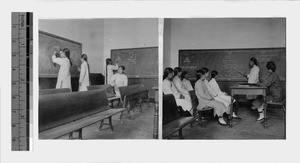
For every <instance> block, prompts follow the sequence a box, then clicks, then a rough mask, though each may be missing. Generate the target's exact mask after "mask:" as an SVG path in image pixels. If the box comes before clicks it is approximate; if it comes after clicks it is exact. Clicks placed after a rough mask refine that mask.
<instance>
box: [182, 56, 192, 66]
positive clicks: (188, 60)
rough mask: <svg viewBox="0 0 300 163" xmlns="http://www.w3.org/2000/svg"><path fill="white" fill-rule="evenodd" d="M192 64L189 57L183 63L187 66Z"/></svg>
mask: <svg viewBox="0 0 300 163" xmlns="http://www.w3.org/2000/svg"><path fill="white" fill-rule="evenodd" d="M190 62H191V60H190V59H189V57H186V58H185V59H184V61H183V63H185V64H189V63H190Z"/></svg>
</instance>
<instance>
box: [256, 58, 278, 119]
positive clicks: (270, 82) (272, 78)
mask: <svg viewBox="0 0 300 163" xmlns="http://www.w3.org/2000/svg"><path fill="white" fill-rule="evenodd" d="M266 67H267V71H268V73H270V74H269V76H268V77H267V79H265V80H264V81H262V82H258V83H257V84H258V85H259V86H263V87H267V88H268V91H267V96H266V102H270V101H273V102H280V101H282V100H283V95H282V87H281V84H280V79H279V77H278V75H277V73H276V72H275V71H276V65H275V63H274V62H273V61H269V62H268V63H267V65H266ZM252 105H253V107H254V108H255V109H257V111H258V113H259V117H258V119H257V121H260V120H262V119H264V118H265V117H264V114H263V99H256V100H254V101H253V103H252Z"/></svg>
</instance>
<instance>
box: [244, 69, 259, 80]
mask: <svg viewBox="0 0 300 163" xmlns="http://www.w3.org/2000/svg"><path fill="white" fill-rule="evenodd" d="M258 75H259V69H258V68H251V70H250V74H248V75H247V77H248V83H256V82H257V79H258Z"/></svg>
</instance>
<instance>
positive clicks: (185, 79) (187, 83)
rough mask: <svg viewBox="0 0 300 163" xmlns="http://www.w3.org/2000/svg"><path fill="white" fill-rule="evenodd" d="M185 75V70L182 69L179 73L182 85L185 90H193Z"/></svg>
mask: <svg viewBox="0 0 300 163" xmlns="http://www.w3.org/2000/svg"><path fill="white" fill-rule="evenodd" d="M186 76H187V72H186V71H183V72H182V74H181V81H182V84H183V87H184V89H186V90H187V91H192V90H194V88H193V86H192V84H191V82H190V81H189V80H188V78H187V77H186Z"/></svg>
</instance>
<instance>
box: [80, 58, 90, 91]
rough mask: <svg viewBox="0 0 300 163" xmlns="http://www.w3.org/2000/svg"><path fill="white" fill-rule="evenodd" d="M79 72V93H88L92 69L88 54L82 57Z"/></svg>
mask: <svg viewBox="0 0 300 163" xmlns="http://www.w3.org/2000/svg"><path fill="white" fill-rule="evenodd" d="M78 71H79V72H80V77H79V89H78V91H86V90H87V86H89V85H90V77H89V75H90V69H89V64H88V62H87V55H86V54H82V55H81V66H80V68H78Z"/></svg>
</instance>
